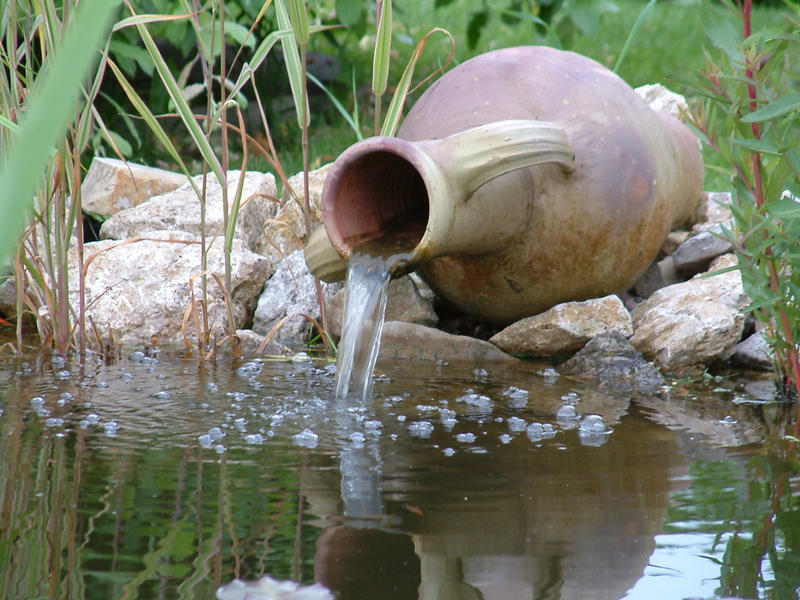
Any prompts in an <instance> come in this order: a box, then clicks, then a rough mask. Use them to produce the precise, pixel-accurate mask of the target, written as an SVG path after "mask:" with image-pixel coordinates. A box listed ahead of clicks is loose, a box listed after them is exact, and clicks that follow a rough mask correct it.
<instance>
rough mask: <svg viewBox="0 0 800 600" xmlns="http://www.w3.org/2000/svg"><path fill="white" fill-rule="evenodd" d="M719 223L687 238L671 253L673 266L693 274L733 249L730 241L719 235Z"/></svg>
mask: <svg viewBox="0 0 800 600" xmlns="http://www.w3.org/2000/svg"><path fill="white" fill-rule="evenodd" d="M721 232H722V230H721V229H719V225H717V226H716V227H715V229H713V230H708V231H701V232H700V233H698V234H697V235H694V236H692V237H690V238H688V239H687V240H686V241H685V242H684V243H683V244H681V245H680V246H678V249H677V250H675V252H674V253H673V254H672V260H673V261H674V263H675V268H676V269H678V270H679V271H682V272H684V273H689V274H692V275H694V274H695V273H699V272H700V271H705V270H706V269H707V268H708V265H709V264H710V263H711V261H712V260H714V259H715V258H717V257H718V256H722V255H723V254H726V253H728V252H730V251H731V250H733V246H731V243H730V242H729V241H728V240H726V239H723V238H722V237H720V235H719V234H720V233H721Z"/></svg>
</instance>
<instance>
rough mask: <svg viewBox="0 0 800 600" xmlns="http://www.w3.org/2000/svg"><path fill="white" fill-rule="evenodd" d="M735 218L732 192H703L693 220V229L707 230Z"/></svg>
mask: <svg viewBox="0 0 800 600" xmlns="http://www.w3.org/2000/svg"><path fill="white" fill-rule="evenodd" d="M732 218H733V213H731V194H730V192H703V195H702V196H701V197H700V203H699V204H698V205H697V209H696V210H695V213H694V216H693V218H692V221H693V223H694V226H693V227H692V229H693V231H695V232H697V231H707V230H709V229H711V228H713V227H714V226H716V225H720V224H721V223H727V222H729V221H730V220H731V219H732Z"/></svg>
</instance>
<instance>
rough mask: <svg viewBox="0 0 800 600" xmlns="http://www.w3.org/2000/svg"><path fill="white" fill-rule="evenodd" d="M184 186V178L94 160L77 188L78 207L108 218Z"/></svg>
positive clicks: (142, 167) (133, 164)
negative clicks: (80, 206)
mask: <svg viewBox="0 0 800 600" xmlns="http://www.w3.org/2000/svg"><path fill="white" fill-rule="evenodd" d="M186 182H187V177H186V175H182V174H179V173H173V172H172V171H165V170H164V169H156V168H154V167H146V166H144V165H139V164H136V163H132V162H125V161H121V160H118V159H116V158H105V157H102V156H95V157H94V159H92V164H91V165H90V166H89V172H88V173H87V174H86V177H85V178H84V180H83V183H82V184H81V203H82V204H83V210H84V211H85V212H89V213H94V214H97V215H100V216H101V217H110V216H111V215H114V214H116V213H118V212H119V211H121V210H125V209H126V208H132V207H134V206H138V205H139V204H141V203H142V202H144V201H146V200H149V199H150V198H152V197H153V196H158V195H159V194H164V193H166V192H171V191H172V190H174V189H176V188H178V187H180V186H182V185H183V184H185V183H186Z"/></svg>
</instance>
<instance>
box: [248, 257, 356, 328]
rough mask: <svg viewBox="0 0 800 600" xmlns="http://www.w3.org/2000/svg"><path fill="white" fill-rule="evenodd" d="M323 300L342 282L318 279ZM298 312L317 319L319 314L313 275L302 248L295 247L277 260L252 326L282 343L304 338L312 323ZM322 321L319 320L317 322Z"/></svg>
mask: <svg viewBox="0 0 800 600" xmlns="http://www.w3.org/2000/svg"><path fill="white" fill-rule="evenodd" d="M321 285H322V289H323V294H324V296H325V302H326V304H328V303H330V301H331V299H332V298H333V296H334V295H335V294H336V292H338V291H339V290H340V289H342V284H341V283H324V282H323V283H321ZM301 315H308V316H310V317H312V318H314V319H316V320H317V322H318V323H319V321H320V318H321V315H320V309H319V302H318V300H317V287H316V285H315V283H314V276H313V275H312V274H311V273H309V272H308V268H307V267H306V262H305V259H304V258H303V251H302V250H295V251H294V252H292V253H291V254H290V255H289V256H287V257H286V258H285V259H284V260H282V261H281V262H280V264H279V265H278V268H277V269H276V270H275V273H274V274H273V275H272V277H271V278H270V280H269V281H268V282H267V284H266V286H264V291H263V292H262V294H261V297H260V298H259V299H258V306H257V307H256V311H255V315H254V316H253V330H254V331H255V332H257V333H260V334H261V335H269V333H270V332H271V331H272V330H273V328H276V327H278V329H277V330H276V331H275V334H274V336H273V339H274V340H275V341H278V342H282V343H290V342H293V343H300V342H303V341H305V340H306V339H307V338H308V337H309V334H310V333H311V330H312V328H313V325H312V324H311V322H310V321H308V319H306V318H305V317H303V316H301ZM320 325H322V323H320Z"/></svg>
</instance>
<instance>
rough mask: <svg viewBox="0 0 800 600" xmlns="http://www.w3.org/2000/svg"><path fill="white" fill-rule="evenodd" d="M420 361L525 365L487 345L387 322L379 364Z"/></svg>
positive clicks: (436, 330)
mask: <svg viewBox="0 0 800 600" xmlns="http://www.w3.org/2000/svg"><path fill="white" fill-rule="evenodd" d="M387 360H388V361H419V362H430V363H440V364H441V363H456V362H457V363H468V364H474V365H475V366H482V365H484V364H485V363H487V362H502V363H508V364H509V365H515V364H517V365H524V363H523V362H522V361H520V360H519V359H516V358H514V357H513V356H511V355H509V354H505V353H504V352H501V351H500V350H498V349H497V347H496V346H494V345H493V344H490V343H489V342H484V341H482V340H478V339H475V338H471V337H467V336H463V335H452V334H450V333H445V332H444V331H439V330H438V329H434V328H432V327H426V326H424V325H418V324H416V323H402V322H400V321H387V322H386V323H384V326H383V335H382V336H381V347H380V353H379V354H378V361H379V362H380V361H387Z"/></svg>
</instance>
